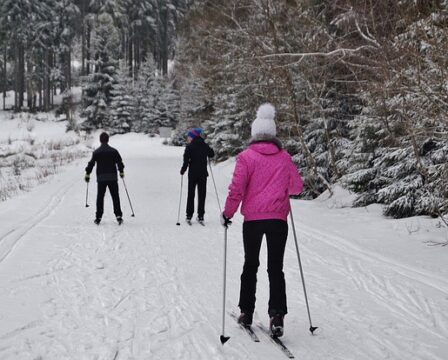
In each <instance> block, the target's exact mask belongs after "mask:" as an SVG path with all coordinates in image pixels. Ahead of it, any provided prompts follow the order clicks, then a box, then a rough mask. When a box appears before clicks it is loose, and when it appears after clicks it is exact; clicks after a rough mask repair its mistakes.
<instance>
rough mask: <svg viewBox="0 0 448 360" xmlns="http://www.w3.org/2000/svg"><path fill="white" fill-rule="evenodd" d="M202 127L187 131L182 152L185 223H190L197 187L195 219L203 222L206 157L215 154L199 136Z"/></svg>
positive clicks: (181, 172) (205, 190) (206, 174)
mask: <svg viewBox="0 0 448 360" xmlns="http://www.w3.org/2000/svg"><path fill="white" fill-rule="evenodd" d="M201 134H202V129H200V128H194V129H191V130H190V131H188V133H187V136H188V137H187V142H188V144H187V146H186V147H185V152H184V163H183V165H182V168H181V170H180V174H181V175H183V174H185V172H186V171H187V168H188V197H187V219H186V220H187V223H189V224H191V218H192V217H193V213H194V197H195V191H196V187H197V188H198V217H197V221H199V222H200V223H201V224H203V222H204V214H205V195H206V192H207V176H208V172H207V158H212V157H213V156H215V152H214V151H213V149H212V148H211V147H210V146H208V145H207V144H206V143H205V141H204V139H203V138H202V137H201Z"/></svg>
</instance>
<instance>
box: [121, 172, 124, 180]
mask: <svg viewBox="0 0 448 360" xmlns="http://www.w3.org/2000/svg"><path fill="white" fill-rule="evenodd" d="M120 177H121V178H122V179H123V178H124V171H120Z"/></svg>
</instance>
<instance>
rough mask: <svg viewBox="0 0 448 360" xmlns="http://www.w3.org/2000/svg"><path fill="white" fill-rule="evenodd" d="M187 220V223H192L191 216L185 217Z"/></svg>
mask: <svg viewBox="0 0 448 360" xmlns="http://www.w3.org/2000/svg"><path fill="white" fill-rule="evenodd" d="M185 221H186V223H187V224H188V225H191V218H189V217H187V218H186V219H185Z"/></svg>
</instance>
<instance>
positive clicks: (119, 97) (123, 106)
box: [109, 64, 135, 134]
mask: <svg viewBox="0 0 448 360" xmlns="http://www.w3.org/2000/svg"><path fill="white" fill-rule="evenodd" d="M116 78H117V83H116V84H115V85H114V88H113V90H112V96H113V97H112V102H111V104H110V108H111V120H110V123H109V127H110V131H111V133H118V134H123V133H126V132H129V131H130V129H131V124H132V113H133V110H134V106H135V99H134V97H133V86H132V78H130V77H129V69H128V67H127V66H126V65H125V64H121V65H120V67H119V69H118V72H117V77H116Z"/></svg>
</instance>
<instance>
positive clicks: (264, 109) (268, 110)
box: [257, 103, 275, 120]
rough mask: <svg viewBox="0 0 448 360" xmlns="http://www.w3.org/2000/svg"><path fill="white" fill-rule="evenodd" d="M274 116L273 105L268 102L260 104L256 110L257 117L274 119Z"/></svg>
mask: <svg viewBox="0 0 448 360" xmlns="http://www.w3.org/2000/svg"><path fill="white" fill-rule="evenodd" d="M274 117H275V107H274V106H273V105H272V104H270V103H266V104H262V105H260V107H259V108H258V110H257V119H269V120H274Z"/></svg>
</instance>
